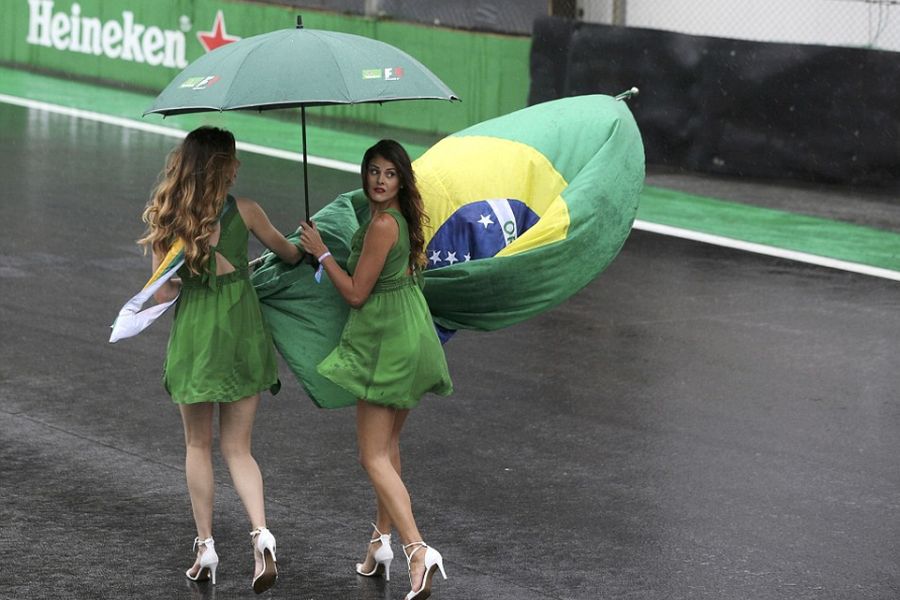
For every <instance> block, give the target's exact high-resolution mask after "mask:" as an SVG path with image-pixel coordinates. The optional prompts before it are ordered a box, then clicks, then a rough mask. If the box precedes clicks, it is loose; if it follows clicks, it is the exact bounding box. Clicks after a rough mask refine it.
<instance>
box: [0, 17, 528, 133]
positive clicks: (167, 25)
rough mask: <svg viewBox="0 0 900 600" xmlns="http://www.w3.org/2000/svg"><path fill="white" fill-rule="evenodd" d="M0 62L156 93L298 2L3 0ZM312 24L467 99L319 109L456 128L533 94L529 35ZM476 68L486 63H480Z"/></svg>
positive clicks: (312, 20) (285, 23) (281, 24)
mask: <svg viewBox="0 0 900 600" xmlns="http://www.w3.org/2000/svg"><path fill="white" fill-rule="evenodd" d="M2 6H3V13H2V14H3V18H2V20H0V62H4V63H11V64H13V65H16V66H21V67H24V68H37V69H41V70H44V71H49V72H54V73H59V74H61V75H64V76H76V77H84V78H89V79H92V80H100V81H106V82H110V83H114V84H125V85H128V86H129V87H134V88H138V89H144V90H147V91H148V92H152V93H155V92H158V91H159V90H161V89H162V88H163V87H165V86H166V84H168V83H169V81H171V79H172V78H173V77H174V76H175V75H176V74H177V73H178V72H179V71H181V69H183V68H184V67H185V66H187V65H188V63H190V62H191V61H193V60H194V59H196V58H197V57H199V56H201V55H202V54H203V53H205V52H209V51H210V50H213V49H215V48H217V47H219V46H221V45H224V44H228V43H230V42H233V41H236V40H239V39H241V38H244V37H250V36H254V35H258V34H261V33H266V32H269V31H274V30H277V29H286V28H290V27H293V26H294V25H295V23H296V15H297V13H298V11H299V9H297V8H296V7H290V6H276V5H271V4H269V5H262V4H258V3H250V2H236V1H233V2H224V1H216V0H154V1H153V2H149V1H140V0H77V1H73V0H2ZM303 22H304V25H305V26H306V27H310V28H315V29H328V30H332V31H342V32H346V33H354V34H357V35H363V36H366V37H370V38H374V39H377V40H380V41H383V42H386V43H388V44H392V45H394V46H397V47H399V48H401V49H403V50H405V51H406V52H408V53H410V54H412V55H413V56H415V57H416V58H417V59H418V60H419V61H421V62H423V63H424V64H426V65H427V66H428V67H429V68H430V69H431V70H432V71H434V72H435V73H436V74H437V75H438V76H439V77H440V78H441V79H442V80H443V81H445V82H447V84H448V85H449V86H450V87H451V88H452V89H453V90H454V91H456V92H457V93H458V94H459V95H460V97H461V98H463V100H464V102H463V103H462V105H457V106H451V105H438V103H421V104H419V105H417V106H416V109H415V110H410V109H409V107H402V106H384V107H378V106H374V107H373V106H362V105H361V106H352V107H332V108H327V109H321V110H319V111H317V114H322V115H327V116H336V117H341V118H350V119H357V120H363V121H367V122H371V123H377V124H383V125H392V126H399V127H405V128H409V129H418V130H421V131H426V132H429V133H436V132H448V131H453V130H455V129H460V128H463V127H466V126H468V125H470V124H472V123H476V122H479V121H483V120H485V119H488V118H491V117H494V116H497V115H501V114H505V113H508V112H511V111H514V110H517V109H519V108H521V107H523V106H524V105H525V100H526V95H527V92H528V54H529V51H530V40H529V39H528V38H524V37H512V36H498V35H487V34H478V33H473V32H464V31H454V30H449V29H441V28H436V27H428V26H423V25H412V24H404V23H396V22H391V21H379V20H373V19H365V18H362V17H358V16H348V15H339V14H334V13H325V12H320V11H308V12H307V13H304V14H303ZM473 64H477V65H478V68H477V69H476V68H472V65H473Z"/></svg>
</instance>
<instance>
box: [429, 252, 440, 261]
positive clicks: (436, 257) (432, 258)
mask: <svg viewBox="0 0 900 600" xmlns="http://www.w3.org/2000/svg"><path fill="white" fill-rule="evenodd" d="M428 260H430V261H431V262H433V263H434V264H438V263H439V262H441V251H440V250H435V251H434V252H432V253H431V256H430V257H429V258H428Z"/></svg>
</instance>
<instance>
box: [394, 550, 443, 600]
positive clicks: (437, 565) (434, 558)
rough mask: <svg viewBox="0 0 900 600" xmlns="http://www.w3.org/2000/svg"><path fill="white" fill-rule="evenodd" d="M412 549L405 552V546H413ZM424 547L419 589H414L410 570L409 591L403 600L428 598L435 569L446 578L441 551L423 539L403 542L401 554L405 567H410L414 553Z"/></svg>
mask: <svg viewBox="0 0 900 600" xmlns="http://www.w3.org/2000/svg"><path fill="white" fill-rule="evenodd" d="M413 547H415V548H414V549H413V551H412V552H410V553H408V554H407V552H406V549H407V548H413ZM423 548H424V549H425V557H424V559H423V561H424V563H425V574H424V576H423V577H422V585H421V586H420V587H419V589H418V590H417V589H415V583H413V580H412V572H410V574H409V587H410V590H409V593H408V594H407V595H406V598H405V600H417V599H424V598H428V597H429V596H430V595H431V580H432V579H433V578H434V573H435V572H436V571H438V570H439V571H440V572H441V576H442V577H443V578H444V579H447V573H445V572H444V557H442V556H441V553H440V552H438V551H437V550H435V549H434V548H432V547H431V546H429V545H428V544H426V543H425V542H423V541H418V542H410V543H409V544H405V545H404V546H403V554H405V555H406V566H407V568H411V567H412V558H413V556H415V555H416V552H418V551H419V550H422V549H423Z"/></svg>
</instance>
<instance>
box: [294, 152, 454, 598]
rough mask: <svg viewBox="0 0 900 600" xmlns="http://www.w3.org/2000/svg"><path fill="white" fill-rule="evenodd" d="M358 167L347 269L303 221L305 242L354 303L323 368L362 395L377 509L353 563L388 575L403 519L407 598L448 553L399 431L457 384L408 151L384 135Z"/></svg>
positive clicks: (359, 418) (360, 412)
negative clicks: (406, 478)
mask: <svg viewBox="0 0 900 600" xmlns="http://www.w3.org/2000/svg"><path fill="white" fill-rule="evenodd" d="M361 175H362V185H363V191H364V192H365V195H366V197H367V198H368V200H369V208H370V212H371V219H370V220H369V222H368V223H364V224H363V225H362V226H361V227H360V228H359V230H358V231H357V232H356V234H355V235H354V236H353V240H352V242H351V252H350V257H349V259H348V261H347V266H348V271H349V273H348V272H347V271H344V270H343V269H342V268H341V266H340V265H339V264H338V263H337V261H335V259H334V257H333V256H332V255H331V253H330V252H329V251H328V248H327V247H326V246H325V244H324V243H323V241H322V238H321V236H320V235H319V232H318V230H317V229H316V228H315V225H314V224H308V223H302V224H301V229H302V233H301V236H300V243H301V244H302V246H303V248H304V250H306V251H307V252H309V253H310V254H311V255H312V256H315V257H317V258H318V259H319V263H320V264H321V265H322V267H323V268H324V270H325V272H326V273H327V275H328V278H329V279H330V280H331V282H332V284H333V285H334V287H335V288H336V289H337V290H338V292H339V293H340V294H341V296H342V297H343V298H344V300H345V301H346V302H347V303H348V304H349V305H350V306H351V310H350V315H349V317H348V318H347V322H346V324H345V325H344V330H343V333H342V334H341V339H340V342H339V343H338V346H337V348H335V349H334V350H333V351H332V352H331V354H329V355H328V356H327V357H325V359H324V360H323V361H322V362H321V363H319V365H318V371H319V373H320V374H322V375H323V376H324V377H326V378H328V379H330V380H331V381H333V382H334V383H336V384H338V385H339V386H341V387H342V388H344V389H346V390H348V391H349V392H351V393H352V394H353V395H354V396H355V397H356V398H358V401H357V404H356V433H357V442H358V445H359V457H360V462H361V463H362V465H363V467H364V468H365V470H366V473H367V474H368V476H369V479H370V480H371V482H372V486H373V488H374V490H375V496H376V499H377V512H376V517H375V523H374V524H373V526H374V532H373V534H372V539H371V541H370V543H369V544H368V551H367V553H366V557H365V559H364V561H363V562H362V563H359V564H357V565H356V572H357V573H359V574H360V575H364V576H373V575H378V574H381V573H383V574H384V577H385V579H390V565H391V561H392V560H393V558H394V553H393V550H391V546H390V541H391V535H390V531H391V528H392V527H396V528H397V530H398V532H399V533H400V536H401V538H402V540H403V544H404V545H403V551H404V554H405V555H406V559H407V565H408V567H409V580H410V586H411V588H412V589H411V590H410V592H409V593H408V594H407V595H406V600H412V599H414V598H415V599H424V598H427V597H428V596H429V595H430V593H431V581H432V578H433V577H434V574H435V572H436V571H437V570H440V571H441V574H442V575H443V574H444V566H443V559H442V557H441V555H440V553H439V552H438V551H437V550H435V549H434V548H432V547H430V546H428V545H426V544H425V542H424V541H423V540H422V536H421V534H420V533H419V530H418V529H417V527H416V521H415V518H414V517H413V513H412V504H411V501H410V496H409V493H408V491H407V489H406V486H405V485H404V483H403V480H402V479H401V476H400V432H401V430H402V428H403V425H404V423H405V422H406V418H407V416H408V414H409V410H410V409H411V408H413V407H415V406H416V405H417V404H418V403H419V399H420V398H421V397H422V396H423V395H424V394H425V393H427V392H433V393H436V394H440V395H448V394H450V393H451V391H452V389H453V388H452V384H451V382H450V376H449V374H448V371H447V361H446V359H445V358H444V352H443V349H442V348H441V345H440V342H439V341H438V337H437V334H436V332H435V329H434V325H433V323H432V320H431V314H430V312H429V311H428V305H427V304H426V303H425V298H424V296H423V295H422V292H421V290H420V288H419V286H418V285H417V281H418V279H419V277H421V270H422V269H423V267H424V264H425V252H424V250H425V242H424V240H425V237H424V234H423V231H422V227H423V225H424V222H425V220H426V216H425V214H424V210H423V206H422V198H421V196H420V195H419V191H418V188H417V187H416V180H415V175H414V174H413V170H412V165H411V163H410V159H409V156H408V155H407V153H406V150H404V149H403V147H402V146H401V145H400V144H398V143H397V142H394V141H392V140H382V141H380V142H378V143H377V144H376V145H374V146H373V147H371V148H369V150H367V151H366V153H365V156H364V157H363V160H362V165H361ZM444 577H445V578H446V575H444Z"/></svg>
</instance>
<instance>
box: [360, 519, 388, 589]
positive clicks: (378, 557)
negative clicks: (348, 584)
mask: <svg viewBox="0 0 900 600" xmlns="http://www.w3.org/2000/svg"><path fill="white" fill-rule="evenodd" d="M372 528H373V529H375V533H377V534H378V537H375V538H372V539H371V540H369V544H370V545H371V544H374V543H376V542H380V543H381V546H379V547H378V548H376V549H375V552H374V553H372V558H373V559H375V566H374V567H372V570H371V571H369V572H366V571H363V570H362V568H363V563H356V572H357V573H358V574H359V575H362V576H363V577H374V576H375V575H378V574H379V573H381V572H382V570H383V571H384V579H385V581H390V580H391V561H393V560H394V551H393V550H392V549H391V534H389V533H381V531H379V529H378V526H377V525H375V523H372Z"/></svg>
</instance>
